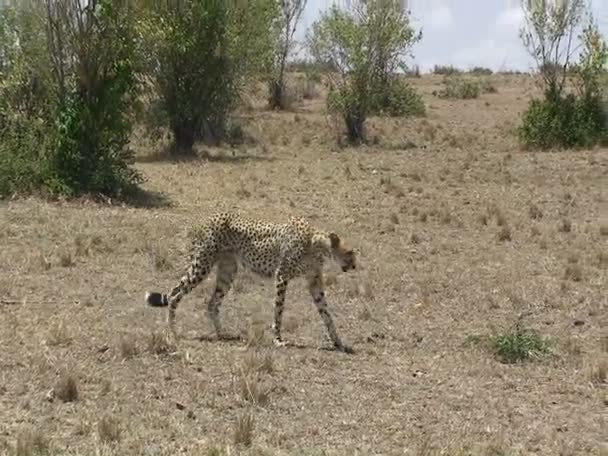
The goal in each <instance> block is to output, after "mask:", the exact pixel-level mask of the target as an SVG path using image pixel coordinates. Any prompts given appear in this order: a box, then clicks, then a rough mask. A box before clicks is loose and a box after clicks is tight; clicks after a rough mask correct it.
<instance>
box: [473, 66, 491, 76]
mask: <svg viewBox="0 0 608 456" xmlns="http://www.w3.org/2000/svg"><path fill="white" fill-rule="evenodd" d="M469 73H471V74H475V75H485V76H489V75H491V74H493V73H494V72H493V71H492V70H491V69H490V68H486V67H480V66H476V67H473V68H471V69H470V70H469Z"/></svg>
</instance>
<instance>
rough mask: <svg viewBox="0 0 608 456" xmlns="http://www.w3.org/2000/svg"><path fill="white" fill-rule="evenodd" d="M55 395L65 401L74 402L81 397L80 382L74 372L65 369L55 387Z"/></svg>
mask: <svg viewBox="0 0 608 456" xmlns="http://www.w3.org/2000/svg"><path fill="white" fill-rule="evenodd" d="M53 395H54V397H56V398H57V399H59V400H61V401H63V402H74V401H77V400H78V398H79V393H78V383H77V381H76V377H75V376H74V374H73V373H71V372H69V371H63V372H62V373H61V374H60V375H59V379H58V380H57V382H56V383H55V386H54V387H53Z"/></svg>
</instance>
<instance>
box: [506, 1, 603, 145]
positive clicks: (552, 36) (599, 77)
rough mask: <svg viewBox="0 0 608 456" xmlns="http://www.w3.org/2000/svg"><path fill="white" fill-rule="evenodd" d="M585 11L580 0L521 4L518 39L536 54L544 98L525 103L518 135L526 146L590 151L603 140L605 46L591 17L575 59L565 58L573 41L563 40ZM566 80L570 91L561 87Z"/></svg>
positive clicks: (576, 25)
mask: <svg viewBox="0 0 608 456" xmlns="http://www.w3.org/2000/svg"><path fill="white" fill-rule="evenodd" d="M587 12H589V11H588V4H587V3H586V2H584V1H583V0H576V1H573V2H565V3H563V4H562V3H558V4H552V3H545V2H536V3H534V2H532V3H528V4H527V5H524V14H525V16H526V23H527V26H526V29H524V30H523V31H522V32H523V33H522V35H521V36H522V39H523V43H524V45H525V46H526V47H527V48H528V50H529V51H530V53H531V54H532V55H533V56H535V59H536V63H537V68H538V70H539V73H540V76H541V79H540V80H541V83H542V88H543V92H544V96H543V98H541V99H533V100H531V101H530V104H529V106H528V109H527V110H526V111H525V112H524V114H523V117H522V123H521V125H520V126H519V129H518V133H519V139H520V141H521V142H522V143H523V145H524V146H525V147H529V148H538V149H548V148H551V147H560V148H569V147H591V146H593V145H595V144H601V143H605V142H606V141H607V140H608V122H607V121H608V118H607V113H606V110H605V108H604V104H605V100H604V97H605V96H606V93H605V88H606V77H607V72H606V65H607V63H608V45H607V44H606V41H605V39H604V37H603V36H602V34H601V33H600V31H599V29H598V26H597V24H596V23H595V22H594V21H593V17H592V16H591V15H589V22H588V23H587V24H586V25H585V26H584V27H583V30H582V34H581V36H580V41H581V43H582V52H581V53H580V57H579V61H578V62H576V63H575V62H570V61H569V60H568V56H570V55H571V53H572V46H573V43H572V40H571V39H568V40H567V41H566V40H565V37H568V36H569V37H572V34H573V33H574V31H575V30H576V29H577V28H579V27H580V26H581V25H582V21H583V17H585V16H586V13H587ZM564 43H565V44H564ZM560 46H561V47H560ZM568 77H570V78H571V81H572V82H573V85H574V87H575V90H576V91H575V92H573V91H569V90H567V88H566V86H567V84H566V82H567V80H568Z"/></svg>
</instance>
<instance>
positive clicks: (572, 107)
mask: <svg viewBox="0 0 608 456" xmlns="http://www.w3.org/2000/svg"><path fill="white" fill-rule="evenodd" d="M519 138H520V140H521V142H522V143H523V144H525V145H526V146H527V147H530V148H536V149H548V148H551V147H555V146H561V147H590V146H592V145H594V144H598V143H601V142H604V141H606V139H607V136H606V115H605V113H604V111H603V108H602V105H601V100H599V99H593V98H591V99H586V98H580V97H576V96H575V95H573V94H568V95H566V96H565V97H559V98H554V99H550V98H545V99H534V100H532V101H531V102H530V105H529V106H528V109H527V110H526V111H525V112H524V114H523V118H522V124H521V126H520V128H519Z"/></svg>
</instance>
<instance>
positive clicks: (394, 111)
mask: <svg viewBox="0 0 608 456" xmlns="http://www.w3.org/2000/svg"><path fill="white" fill-rule="evenodd" d="M376 103H377V106H376V108H375V109H374V110H373V111H374V112H375V113H377V114H387V115H389V116H393V117H403V116H423V115H424V114H425V112H426V109H425V107H424V101H423V99H422V95H420V93H418V92H417V91H416V90H415V89H414V88H413V87H412V86H411V85H410V84H408V83H407V82H405V81H402V80H400V79H397V78H395V79H393V81H392V82H390V83H389V84H386V85H384V86H381V87H379V88H378V94H377V101H376Z"/></svg>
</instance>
